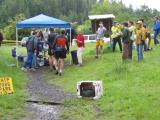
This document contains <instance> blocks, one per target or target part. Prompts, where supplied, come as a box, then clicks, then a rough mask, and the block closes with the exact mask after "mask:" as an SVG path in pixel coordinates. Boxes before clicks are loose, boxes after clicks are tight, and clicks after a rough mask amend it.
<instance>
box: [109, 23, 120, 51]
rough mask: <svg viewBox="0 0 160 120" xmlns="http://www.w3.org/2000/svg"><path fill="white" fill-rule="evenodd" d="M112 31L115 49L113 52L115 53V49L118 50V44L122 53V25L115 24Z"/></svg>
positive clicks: (113, 48)
mask: <svg viewBox="0 0 160 120" xmlns="http://www.w3.org/2000/svg"><path fill="white" fill-rule="evenodd" d="M111 31H112V35H111V38H112V40H113V41H112V42H113V47H112V51H113V52H115V48H116V44H117V42H118V44H119V49H120V52H122V42H121V34H122V32H121V28H120V25H119V24H118V23H117V22H114V24H113V26H112V28H111Z"/></svg>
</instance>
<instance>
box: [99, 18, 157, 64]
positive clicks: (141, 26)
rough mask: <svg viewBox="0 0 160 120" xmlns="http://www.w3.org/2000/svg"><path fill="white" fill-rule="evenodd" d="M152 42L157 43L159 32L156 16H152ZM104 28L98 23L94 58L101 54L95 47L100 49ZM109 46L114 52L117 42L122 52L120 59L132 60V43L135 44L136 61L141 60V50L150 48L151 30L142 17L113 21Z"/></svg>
mask: <svg viewBox="0 0 160 120" xmlns="http://www.w3.org/2000/svg"><path fill="white" fill-rule="evenodd" d="M153 19H154V25H153V31H154V36H153V39H154V44H155V45H157V44H159V41H158V39H157V37H158V34H159V32H160V20H159V18H158V17H157V16H155V17H154V18H153ZM105 32H106V28H105V27H104V26H103V23H102V22H100V23H99V28H98V31H97V42H96V58H98V56H100V55H101V52H97V51H98V50H97V48H99V51H102V48H103V43H104V40H103V38H104V36H105ZM111 32H112V34H111V46H110V48H111V49H112V52H113V53H114V52H115V48H116V44H117V42H118V45H119V49H120V53H122V61H123V62H125V61H126V60H132V50H133V45H134V44H135V47H136V50H137V58H138V61H142V60H143V51H150V50H151V49H152V48H151V47H150V45H151V39H152V36H151V30H150V29H149V28H148V27H147V25H146V24H145V23H144V19H139V20H138V21H136V22H134V21H128V22H124V23H122V24H120V23H118V22H114V23H113V25H112V27H111Z"/></svg>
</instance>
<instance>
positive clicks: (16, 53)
mask: <svg viewBox="0 0 160 120" xmlns="http://www.w3.org/2000/svg"><path fill="white" fill-rule="evenodd" d="M16 62H17V67H19V62H18V28H16Z"/></svg>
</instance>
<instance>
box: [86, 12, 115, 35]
mask: <svg viewBox="0 0 160 120" xmlns="http://www.w3.org/2000/svg"><path fill="white" fill-rule="evenodd" d="M88 17H89V19H90V20H91V24H92V32H93V33H96V31H97V29H98V27H99V22H103V25H104V27H106V29H107V31H109V32H110V31H111V27H112V23H113V19H114V18H115V16H114V15H113V14H104V15H90V16H88Z"/></svg>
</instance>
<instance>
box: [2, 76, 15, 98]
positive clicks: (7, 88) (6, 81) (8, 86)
mask: <svg viewBox="0 0 160 120" xmlns="http://www.w3.org/2000/svg"><path fill="white" fill-rule="evenodd" d="M13 93H14V89H13V83H12V78H10V77H3V78H0V95H6V94H13Z"/></svg>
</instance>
